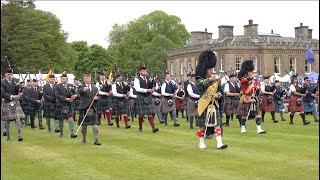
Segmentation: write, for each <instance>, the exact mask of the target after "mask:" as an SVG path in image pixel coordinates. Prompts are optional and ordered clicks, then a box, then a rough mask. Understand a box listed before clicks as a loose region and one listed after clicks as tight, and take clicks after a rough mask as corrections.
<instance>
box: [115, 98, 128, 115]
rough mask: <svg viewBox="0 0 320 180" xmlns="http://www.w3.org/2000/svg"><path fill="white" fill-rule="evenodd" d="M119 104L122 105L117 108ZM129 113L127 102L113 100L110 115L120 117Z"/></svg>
mask: <svg viewBox="0 0 320 180" xmlns="http://www.w3.org/2000/svg"><path fill="white" fill-rule="evenodd" d="M120 103H123V104H124V105H123V107H119V105H120ZM128 112H129V103H128V101H127V100H123V101H120V100H118V99H117V98H114V103H113V105H112V115H121V114H128Z"/></svg>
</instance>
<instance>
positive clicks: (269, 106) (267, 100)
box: [260, 76, 278, 123]
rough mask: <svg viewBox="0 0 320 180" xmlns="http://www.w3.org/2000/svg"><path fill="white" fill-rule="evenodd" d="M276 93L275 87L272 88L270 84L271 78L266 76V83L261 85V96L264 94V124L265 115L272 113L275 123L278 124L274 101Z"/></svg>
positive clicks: (262, 102)
mask: <svg viewBox="0 0 320 180" xmlns="http://www.w3.org/2000/svg"><path fill="white" fill-rule="evenodd" d="M274 92H275V87H274V86H271V84H270V76H265V77H264V81H263V83H262V85H261V91H260V94H262V96H263V97H262V100H261V104H260V111H261V117H262V122H264V115H265V114H266V112H270V114H271V117H272V121H273V123H277V122H278V120H276V117H275V114H276V113H275V109H274V101H273V95H274Z"/></svg>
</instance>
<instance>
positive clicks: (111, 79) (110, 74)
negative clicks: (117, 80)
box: [108, 70, 113, 83]
mask: <svg viewBox="0 0 320 180" xmlns="http://www.w3.org/2000/svg"><path fill="white" fill-rule="evenodd" d="M108 79H109V82H110V83H112V81H113V77H112V70H111V71H110V73H109V76H108Z"/></svg>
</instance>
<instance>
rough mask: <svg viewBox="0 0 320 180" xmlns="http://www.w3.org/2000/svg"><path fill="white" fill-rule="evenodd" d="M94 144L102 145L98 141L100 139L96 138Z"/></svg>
mask: <svg viewBox="0 0 320 180" xmlns="http://www.w3.org/2000/svg"><path fill="white" fill-rule="evenodd" d="M93 144H94V145H101V143H100V142H99V141H98V139H96V140H95V141H94V143H93Z"/></svg>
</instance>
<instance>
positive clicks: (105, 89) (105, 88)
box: [96, 71, 113, 126]
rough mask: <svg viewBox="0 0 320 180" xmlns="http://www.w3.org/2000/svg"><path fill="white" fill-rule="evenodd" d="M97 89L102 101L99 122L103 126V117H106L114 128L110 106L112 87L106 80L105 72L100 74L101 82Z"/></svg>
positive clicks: (98, 83) (99, 106) (100, 101)
mask: <svg viewBox="0 0 320 180" xmlns="http://www.w3.org/2000/svg"><path fill="white" fill-rule="evenodd" d="M96 87H97V88H98V89H99V95H100V99H99V100H98V121H99V124H101V117H102V115H106V118H107V121H108V126H112V125H113V123H112V122H111V114H110V107H111V106H110V104H111V95H112V85H111V84H110V83H108V81H107V80H106V76H105V72H104V71H101V72H100V80H99V82H97V83H96Z"/></svg>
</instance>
